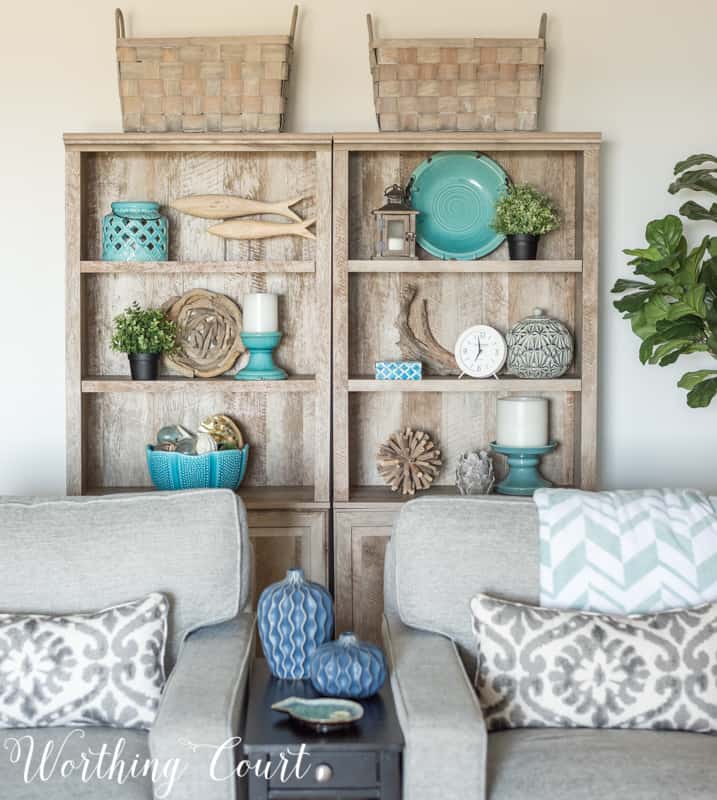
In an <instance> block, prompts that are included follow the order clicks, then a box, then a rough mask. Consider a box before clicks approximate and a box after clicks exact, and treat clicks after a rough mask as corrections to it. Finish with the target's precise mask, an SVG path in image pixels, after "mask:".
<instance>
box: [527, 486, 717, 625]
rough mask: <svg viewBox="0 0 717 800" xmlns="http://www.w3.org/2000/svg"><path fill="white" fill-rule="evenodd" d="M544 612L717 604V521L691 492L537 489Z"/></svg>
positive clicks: (634, 611) (702, 499)
mask: <svg viewBox="0 0 717 800" xmlns="http://www.w3.org/2000/svg"><path fill="white" fill-rule="evenodd" d="M533 498H534V500H535V504H536V506H537V508H538V517H539V521H540V604H541V605H542V606H544V607H546V608H572V609H585V610H590V611H601V612H604V613H611V614H637V613H646V612H651V611H662V610H665V609H675V608H684V607H688V606H696V605H699V604H700V603H704V602H707V601H714V600H717V514H716V513H715V510H714V508H713V507H712V504H711V503H710V501H709V499H708V498H707V496H706V495H704V494H703V493H702V492H698V491H693V490H668V489H650V490H645V491H619V492H583V491H579V490H577V489H539V490H538V491H537V492H535V494H534V496H533Z"/></svg>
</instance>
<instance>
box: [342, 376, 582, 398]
mask: <svg viewBox="0 0 717 800" xmlns="http://www.w3.org/2000/svg"><path fill="white" fill-rule="evenodd" d="M580 389H581V382H580V378H558V379H556V380H550V381H538V380H525V379H521V378H500V379H498V380H496V379H495V378H491V379H485V380H475V379H473V378H468V377H465V378H454V377H449V378H439V377H436V376H433V375H429V376H427V377H426V378H423V379H422V380H420V381H377V380H375V379H374V378H371V377H369V376H362V377H351V378H349V381H348V391H349V392H456V393H467V392H499V393H500V392H520V394H530V393H532V392H579V391H580Z"/></svg>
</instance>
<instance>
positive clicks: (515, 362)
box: [505, 308, 573, 378]
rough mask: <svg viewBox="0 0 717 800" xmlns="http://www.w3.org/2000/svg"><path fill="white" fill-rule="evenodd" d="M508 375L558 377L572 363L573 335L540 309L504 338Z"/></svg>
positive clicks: (514, 327) (518, 324) (517, 324)
mask: <svg viewBox="0 0 717 800" xmlns="http://www.w3.org/2000/svg"><path fill="white" fill-rule="evenodd" d="M505 340H506V342H507V343H508V361H507V364H506V367H507V369H508V372H510V373H512V374H513V375H517V376H518V377H519V378H559V377H560V376H561V375H564V374H565V373H566V372H567V371H568V369H569V367H570V365H571V364H572V363H573V336H572V334H571V333H570V331H569V330H568V329H567V327H566V326H565V325H563V323H562V322H560V320H557V319H552V318H551V317H546V316H545V314H544V312H543V310H542V309H540V308H535V309H533V314H532V316H530V317H526V318H525V319H522V320H521V321H520V322H518V323H516V324H515V325H514V326H513V327H512V328H511V329H510V331H509V332H508V335H507V336H506V337H505Z"/></svg>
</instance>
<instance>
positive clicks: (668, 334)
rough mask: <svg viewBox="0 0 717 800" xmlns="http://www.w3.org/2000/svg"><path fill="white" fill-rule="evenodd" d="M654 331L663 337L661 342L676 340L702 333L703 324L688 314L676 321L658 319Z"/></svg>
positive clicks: (700, 320)
mask: <svg viewBox="0 0 717 800" xmlns="http://www.w3.org/2000/svg"><path fill="white" fill-rule="evenodd" d="M655 330H656V332H657V333H659V334H660V335H661V336H663V337H664V338H663V341H667V339H678V338H680V337H682V336H692V334H695V333H699V334H702V333H704V322H703V321H702V319H701V318H700V317H698V316H697V315H696V314H688V315H687V316H683V317H681V318H679V319H678V320H677V321H672V320H669V319H658V320H657V322H656V323H655Z"/></svg>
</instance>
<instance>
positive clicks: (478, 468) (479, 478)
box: [456, 450, 495, 494]
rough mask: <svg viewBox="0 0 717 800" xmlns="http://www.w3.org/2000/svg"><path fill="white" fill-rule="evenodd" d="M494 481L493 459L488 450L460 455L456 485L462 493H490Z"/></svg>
mask: <svg viewBox="0 0 717 800" xmlns="http://www.w3.org/2000/svg"><path fill="white" fill-rule="evenodd" d="M494 483H495V474H494V472H493V459H492V458H491V457H490V455H488V452H487V451H486V450H481V451H480V452H473V453H461V455H460V456H458V465H457V466H456V486H457V487H458V491H459V492H460V493H461V494H490V493H491V491H492V489H493V484H494Z"/></svg>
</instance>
